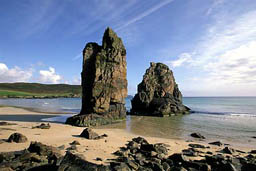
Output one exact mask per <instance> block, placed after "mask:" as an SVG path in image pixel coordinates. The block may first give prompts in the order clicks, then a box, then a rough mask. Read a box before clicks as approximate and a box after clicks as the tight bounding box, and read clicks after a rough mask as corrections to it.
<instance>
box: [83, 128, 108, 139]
mask: <svg viewBox="0 0 256 171" xmlns="http://www.w3.org/2000/svg"><path fill="white" fill-rule="evenodd" d="M107 136H108V135H107V134H103V135H98V134H97V133H96V132H94V131H93V130H92V129H91V128H85V129H84V130H83V132H82V133H81V134H80V137H84V138H86V139H89V140H98V139H101V138H104V137H107Z"/></svg>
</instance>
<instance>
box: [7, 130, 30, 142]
mask: <svg viewBox="0 0 256 171" xmlns="http://www.w3.org/2000/svg"><path fill="white" fill-rule="evenodd" d="M27 141H28V139H27V137H26V136H25V135H22V134H21V133H18V132H16V133H13V134H12V135H10V137H9V138H8V140H7V142H10V143H11V142H16V143H24V142H27Z"/></svg>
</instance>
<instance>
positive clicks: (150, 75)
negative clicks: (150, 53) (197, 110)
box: [131, 62, 190, 116]
mask: <svg viewBox="0 0 256 171" xmlns="http://www.w3.org/2000/svg"><path fill="white" fill-rule="evenodd" d="M131 102H132V109H131V114H135V115H151V116H165V115H173V114H186V113H189V110H190V109H189V108H188V107H186V106H184V105H183V104H182V94H181V92H180V91H179V88H178V85H177V84H176V82H175V79H174V76H173V73H172V71H171V70H170V69H169V68H168V66H167V65H165V64H162V63H153V62H152V63H151V64H150V67H149V68H148V69H147V70H146V73H145V74H144V76H143V80H142V82H141V83H140V84H139V85H138V92H137V94H136V95H135V96H134V98H133V99H132V101H131Z"/></svg>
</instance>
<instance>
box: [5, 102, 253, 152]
mask: <svg viewBox="0 0 256 171" xmlns="http://www.w3.org/2000/svg"><path fill="white" fill-rule="evenodd" d="M130 100H131V98H127V99H126V108H127V110H130V108H131V102H130ZM183 103H184V104H185V105H186V106H188V107H189V108H190V109H191V110H192V113H191V114H188V115H182V116H181V115H179V116H171V117H162V118H161V117H148V116H129V115H128V116H127V118H126V121H124V122H120V123H116V124H112V125H107V126H101V127H99V128H113V129H125V130H126V131H128V132H130V133H133V134H137V135H141V136H152V137H161V138H170V139H186V140H188V141H190V140H193V139H192V138H191V137H190V134H191V133H193V132H198V133H201V134H202V135H204V136H205V137H206V141H217V140H220V141H222V142H223V143H226V144H231V145H232V144H233V145H236V146H241V147H250V148H256V139H254V138H252V137H255V136H256V97H184V98H183ZM0 105H7V106H17V107H24V108H32V109H33V110H37V111H42V112H44V113H47V112H49V113H61V114H63V115H54V114H53V115H50V116H49V115H45V116H42V117H37V118H34V119H33V117H34V116H29V117H28V116H24V117H23V120H22V121H26V118H27V119H28V121H47V122H58V123H64V122H65V121H66V119H67V118H68V117H70V116H72V115H74V114H77V113H79V111H80V108H81V99H80V98H57V99H0ZM0 110H1V108H0ZM18 117H22V116H13V118H16V119H17V118H18ZM0 120H8V118H7V119H6V117H5V116H4V115H2V116H0Z"/></svg>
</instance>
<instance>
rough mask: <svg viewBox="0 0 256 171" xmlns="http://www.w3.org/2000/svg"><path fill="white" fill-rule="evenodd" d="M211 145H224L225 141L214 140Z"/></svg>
mask: <svg viewBox="0 0 256 171" xmlns="http://www.w3.org/2000/svg"><path fill="white" fill-rule="evenodd" d="M209 144H210V145H216V146H222V145H223V143H221V142H220V141H214V142H210V143H209Z"/></svg>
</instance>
